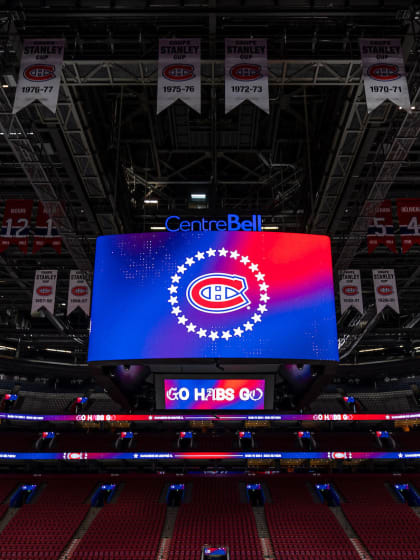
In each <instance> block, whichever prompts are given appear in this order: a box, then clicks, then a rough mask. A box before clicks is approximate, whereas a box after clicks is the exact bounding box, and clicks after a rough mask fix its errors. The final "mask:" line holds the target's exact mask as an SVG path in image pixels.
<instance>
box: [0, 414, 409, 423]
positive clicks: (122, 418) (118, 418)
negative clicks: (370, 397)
mask: <svg viewBox="0 0 420 560" xmlns="http://www.w3.org/2000/svg"><path fill="white" fill-rule="evenodd" d="M2 418H4V419H7V420H19V421H21V420H26V421H28V422H34V421H37V422H180V421H182V422H183V421H186V422H189V421H192V420H211V421H212V422H228V421H233V422H244V421H246V420H252V421H255V420H268V421H273V422H305V421H311V422H372V421H374V422H376V421H382V420H410V419H415V418H420V412H408V413H406V414H331V413H328V414H281V415H280V414H261V415H258V416H256V415H245V414H229V415H228V414H218V415H217V416H215V415H214V414H200V415H197V414H194V415H193V414H177V415H174V414H14V413H10V412H0V419H2Z"/></svg>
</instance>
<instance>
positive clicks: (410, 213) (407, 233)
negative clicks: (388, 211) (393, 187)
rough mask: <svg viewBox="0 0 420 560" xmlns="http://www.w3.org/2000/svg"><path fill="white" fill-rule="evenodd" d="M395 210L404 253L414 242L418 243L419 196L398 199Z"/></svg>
mask: <svg viewBox="0 0 420 560" xmlns="http://www.w3.org/2000/svg"><path fill="white" fill-rule="evenodd" d="M397 212H398V221H399V223H400V236H401V247H402V252H403V253H406V252H407V251H408V250H409V249H411V247H412V246H413V245H415V244H416V243H417V244H418V245H420V198H400V199H398V200H397Z"/></svg>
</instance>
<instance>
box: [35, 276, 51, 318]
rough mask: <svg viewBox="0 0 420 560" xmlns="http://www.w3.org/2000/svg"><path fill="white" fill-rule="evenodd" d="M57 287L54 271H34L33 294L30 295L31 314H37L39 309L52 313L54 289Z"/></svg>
mask: <svg viewBox="0 0 420 560" xmlns="http://www.w3.org/2000/svg"><path fill="white" fill-rule="evenodd" d="M56 285H57V271H56V270H37V271H35V282H34V293H33V295H32V309H31V313H32V314H34V313H37V312H38V311H39V310H40V309H41V307H45V308H46V309H48V311H49V312H50V313H54V304H55V288H56Z"/></svg>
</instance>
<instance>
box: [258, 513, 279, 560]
mask: <svg viewBox="0 0 420 560" xmlns="http://www.w3.org/2000/svg"><path fill="white" fill-rule="evenodd" d="M252 511H253V513H254V517H255V525H256V527H257V532H258V536H259V537H260V541H261V548H262V551H263V556H264V558H265V559H266V560H274V558H275V555H274V551H273V543H272V542H271V537H270V532H269V530H268V527H267V520H266V518H265V509H264V506H262V507H253V508H252Z"/></svg>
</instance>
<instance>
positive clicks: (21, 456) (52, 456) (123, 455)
mask: <svg viewBox="0 0 420 560" xmlns="http://www.w3.org/2000/svg"><path fill="white" fill-rule="evenodd" d="M116 459H121V460H125V461H141V460H149V461H150V460H154V459H160V460H192V461H199V460H206V461H207V460H211V459H238V460H242V459H244V460H247V459H326V460H331V461H333V460H351V459H420V451H301V452H299V451H285V452H282V451H278V452H270V453H254V452H251V453H247V452H245V453H240V452H235V451H226V452H220V451H210V452H206V451H203V452H199V451H186V452H181V451H180V452H178V451H176V452H170V453H153V452H152V453H149V452H147V453H141V452H137V453H127V452H120V453H119V452H106V453H100V452H96V451H94V452H90V451H89V452H88V451H65V452H60V453H51V452H46V453H14V452H7V451H0V461H4V460H6V461H58V460H61V461H63V460H64V461H88V460H92V461H112V460H116Z"/></svg>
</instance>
